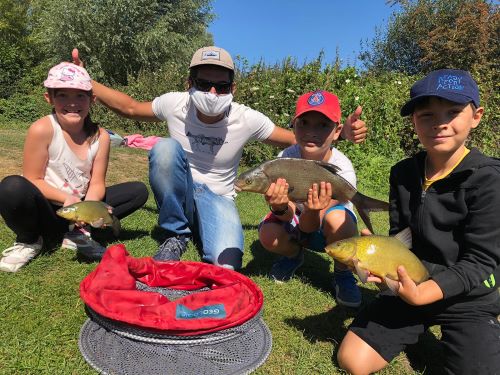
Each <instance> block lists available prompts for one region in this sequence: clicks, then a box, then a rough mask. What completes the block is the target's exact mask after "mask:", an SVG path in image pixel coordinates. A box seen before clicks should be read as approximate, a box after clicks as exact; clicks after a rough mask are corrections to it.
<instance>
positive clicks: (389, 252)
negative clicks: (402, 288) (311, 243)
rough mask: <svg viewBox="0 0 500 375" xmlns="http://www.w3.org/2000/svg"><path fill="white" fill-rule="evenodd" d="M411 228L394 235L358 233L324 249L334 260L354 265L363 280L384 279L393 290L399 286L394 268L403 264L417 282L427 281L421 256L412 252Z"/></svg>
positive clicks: (427, 276) (427, 274)
mask: <svg viewBox="0 0 500 375" xmlns="http://www.w3.org/2000/svg"><path fill="white" fill-rule="evenodd" d="M410 247H411V230H410V228H406V229H404V230H403V231H401V232H400V233H398V234H397V235H396V236H377V235H372V236H361V237H351V238H347V239H345V240H340V241H336V242H333V243H331V244H329V245H327V246H326V248H325V251H326V252H327V254H328V255H330V256H331V257H332V258H333V259H335V260H337V261H339V262H341V263H344V264H347V265H348V266H351V267H354V268H355V269H356V273H357V274H358V276H359V278H360V280H361V281H362V282H366V280H367V278H368V275H369V274H373V275H375V276H378V277H380V278H382V279H383V280H385V282H386V284H387V286H388V287H389V288H391V289H392V290H393V291H396V290H397V288H398V283H397V281H399V278H398V273H397V268H398V266H404V267H405V269H406V271H407V272H408V275H409V276H410V278H411V279H412V280H413V281H414V282H415V283H417V284H419V283H421V282H423V281H425V280H427V279H428V278H429V273H428V272H427V269H426V268H425V266H424V265H423V264H422V262H421V261H420V259H418V258H417V256H416V255H415V254H414V253H412V252H411V250H410V249H409V248H410Z"/></svg>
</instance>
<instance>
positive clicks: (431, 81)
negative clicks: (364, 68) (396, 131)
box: [401, 69, 479, 116]
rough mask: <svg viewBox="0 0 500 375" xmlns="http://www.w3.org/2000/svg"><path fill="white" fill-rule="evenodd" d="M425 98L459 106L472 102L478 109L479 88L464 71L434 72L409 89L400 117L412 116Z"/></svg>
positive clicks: (442, 70)
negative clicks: (428, 97) (440, 99)
mask: <svg viewBox="0 0 500 375" xmlns="http://www.w3.org/2000/svg"><path fill="white" fill-rule="evenodd" d="M426 96H437V97H439V98H443V99H446V100H449V101H451V102H454V103H460V104H466V103H471V102H472V103H474V105H475V106H476V107H479V88H478V87H477V83H476V81H474V79H473V78H472V76H471V75H470V73H469V72H467V71H465V70H458V69H440V70H434V71H433V72H430V73H429V74H428V75H427V76H425V77H424V78H422V79H420V80H418V81H417V82H415V83H414V84H413V86H412V87H411V89H410V100H409V101H408V102H406V104H405V105H404V106H403V107H402V108H401V116H408V115H410V114H412V113H413V111H414V109H415V104H416V103H417V102H418V101H419V100H420V99H421V98H424V97H426Z"/></svg>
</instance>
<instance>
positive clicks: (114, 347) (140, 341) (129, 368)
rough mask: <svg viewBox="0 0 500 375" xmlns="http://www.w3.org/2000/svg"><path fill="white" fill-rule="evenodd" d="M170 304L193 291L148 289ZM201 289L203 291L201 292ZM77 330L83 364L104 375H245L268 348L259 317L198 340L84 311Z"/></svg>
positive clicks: (260, 361) (269, 340)
mask: <svg viewBox="0 0 500 375" xmlns="http://www.w3.org/2000/svg"><path fill="white" fill-rule="evenodd" d="M137 288H138V289H139V290H145V291H154V292H157V293H161V294H163V295H165V296H166V297H167V298H169V299H171V300H174V299H177V298H180V297H183V296H185V295H188V294H191V293H196V292H199V291H202V290H198V291H180V290H174V289H168V288H151V287H149V286H147V285H144V284H141V283H138V285H137ZM203 290H205V288H204V289H203ZM87 314H88V315H89V318H90V319H88V320H87V321H86V322H85V323H84V325H83V327H82V329H81V331H80V338H79V343H78V344H79V347H80V351H81V353H82V355H83V357H84V358H85V360H86V361H87V362H88V363H89V364H90V365H91V366H92V367H93V368H94V369H96V370H97V371H99V372H101V373H103V374H122V375H128V374H139V373H140V374H145V375H149V374H186V375H190V374H193V375H194V374H196V375H199V374H200V375H201V374H207V375H208V374H248V373H250V372H252V371H253V370H255V369H256V368H258V367H259V366H260V365H262V364H263V363H264V361H265V360H266V359H267V357H268V356H269V353H270V351H271V346H272V338H271V332H270V331H269V328H268V327H267V326H266V324H265V323H264V321H263V320H262V317H261V314H260V313H259V314H257V315H255V316H254V317H253V318H252V319H250V320H248V321H247V322H245V323H243V324H241V325H239V326H236V327H232V328H229V329H226V330H221V331H218V332H213V333H209V334H204V335H197V336H187V337H186V336H172V335H163V334H161V333H160V332H158V331H152V330H145V329H144V328H141V327H135V326H131V325H128V324H125V323H121V322H118V321H115V320H111V319H108V318H105V317H103V316H101V315H99V314H97V313H96V312H95V311H93V310H92V309H90V308H88V307H87Z"/></svg>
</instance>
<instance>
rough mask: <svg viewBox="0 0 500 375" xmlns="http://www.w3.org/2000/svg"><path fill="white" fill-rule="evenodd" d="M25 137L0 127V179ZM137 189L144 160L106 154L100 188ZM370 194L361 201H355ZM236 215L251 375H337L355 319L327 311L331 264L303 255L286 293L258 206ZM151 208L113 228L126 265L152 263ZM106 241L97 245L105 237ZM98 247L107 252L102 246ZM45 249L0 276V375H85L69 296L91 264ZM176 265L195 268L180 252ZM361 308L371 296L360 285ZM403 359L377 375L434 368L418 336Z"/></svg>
mask: <svg viewBox="0 0 500 375" xmlns="http://www.w3.org/2000/svg"><path fill="white" fill-rule="evenodd" d="M24 133H25V131H24V130H22V129H21V128H19V129H16V128H15V127H14V128H10V127H9V129H6V127H5V126H3V127H2V126H0V147H1V150H2V152H1V153H0V154H1V155H0V163H1V165H2V169H1V171H0V177H1V178H3V177H4V176H6V175H8V174H12V173H20V169H19V168H20V166H21V160H22V144H23V139H24ZM134 179H140V180H142V181H144V182H146V183H147V153H146V151H143V150H133V149H113V150H112V155H111V163H110V168H109V172H108V183H109V184H111V183H116V182H121V181H125V180H134ZM364 193H366V194H370V193H371V192H369V191H368V192H367V191H365V192H364ZM237 205H238V208H239V210H240V213H241V219H242V224H243V228H244V231H245V256H244V268H243V269H242V271H241V272H242V273H243V274H245V275H247V276H249V277H250V278H251V279H253V280H254V281H255V282H256V283H257V284H258V285H259V286H260V287H261V289H262V291H263V292H264V296H265V300H264V320H265V321H266V323H267V324H268V326H269V328H270V329H271V332H272V336H273V348H272V352H271V354H270V356H269V358H268V360H267V362H266V363H265V364H264V365H263V366H262V367H260V368H259V369H258V370H257V371H256V374H307V375H309V374H337V373H342V371H341V370H339V368H338V367H337V364H336V359H335V358H336V357H335V356H336V350H337V347H338V344H339V343H340V341H341V340H342V337H343V336H344V334H345V332H346V329H347V327H348V324H349V323H350V322H351V321H352V318H353V317H354V315H355V313H356V310H353V309H347V308H343V307H341V306H337V305H336V303H335V300H334V299H333V298H332V295H331V290H330V281H331V272H332V270H333V264H332V262H331V260H330V258H329V257H328V256H326V255H325V254H319V253H308V254H306V262H305V264H304V266H303V267H302V268H301V269H300V271H299V272H298V274H297V276H296V277H295V278H294V279H293V280H292V281H290V282H289V283H286V284H275V283H274V282H272V281H271V280H269V279H268V278H267V277H266V274H267V272H268V270H269V268H270V266H271V263H272V261H273V259H274V257H273V255H270V254H268V253H266V252H265V251H264V250H263V249H262V247H261V246H260V245H259V243H258V239H257V224H258V222H259V220H260V219H261V217H262V216H263V215H264V214H265V213H266V210H267V206H266V205H265V202H264V199H263V198H262V197H261V196H259V195H254V194H250V193H246V194H240V195H239V196H238V197H237ZM156 219H157V213H156V206H155V203H154V199H153V198H152V195H151V197H150V199H149V201H148V202H147V204H146V206H145V207H144V208H143V209H141V210H139V211H138V212H136V213H134V214H133V215H131V216H130V217H128V218H125V219H124V220H122V234H121V237H120V242H122V243H124V244H125V246H126V247H127V250H128V251H129V252H130V253H131V254H132V255H134V256H137V257H139V256H150V255H153V254H154V253H155V251H156V249H157V247H158V243H157V241H156V240H155V239H154V237H155V233H157V230H156V229H155V226H156ZM372 219H373V220H374V226H375V230H376V231H378V232H379V233H386V232H387V214H386V213H382V214H376V215H372ZM106 238H107V237H106ZM13 241H14V235H13V233H12V232H11V231H10V230H9V229H8V228H7V227H6V225H5V224H4V222H3V221H2V222H1V224H0V249H4V248H6V247H9V246H11V245H12V243H13ZM108 244H110V243H109V242H108ZM58 245H59V244H57V243H53V244H51V245H50V246H49V248H48V249H47V251H46V252H45V253H44V254H42V255H41V256H39V257H37V258H36V259H35V260H34V261H33V262H31V263H30V264H29V265H27V266H26V267H25V268H23V269H22V270H21V271H19V272H18V273H16V274H8V273H0V285H1V288H0V323H1V324H0V327H1V335H0V337H1V340H0V373H1V374H93V373H95V372H94V371H93V370H92V369H91V367H90V366H88V365H87V363H86V362H85V361H84V359H83V357H82V356H81V355H80V352H79V350H78V345H77V342H78V334H79V330H80V327H81V326H82V324H83V322H84V321H85V319H86V315H85V313H84V309H83V304H82V301H81V300H80V298H79V294H78V287H79V283H80V281H81V280H82V278H84V277H85V275H87V274H88V273H89V272H91V271H92V270H93V269H94V268H95V266H96V263H90V264H87V263H80V262H78V261H77V260H76V259H75V254H74V253H72V252H71V251H67V250H61V249H59V246H58ZM185 259H190V260H200V257H199V255H198V253H197V251H196V249H195V248H194V246H192V245H190V246H189V250H188V252H187V254H186V256H185ZM361 288H362V292H363V298H364V300H365V301H369V300H370V299H371V298H373V296H374V294H375V291H374V290H373V289H372V288H370V287H369V286H365V285H362V286H361ZM409 353H410V354H409V355H408V356H406V355H404V354H402V355H400V356H399V357H398V358H397V359H396V360H394V361H393V362H392V363H391V364H390V366H389V367H388V368H387V369H386V370H384V371H383V372H382V373H383V374H398V375H399V374H415V373H423V372H425V373H429V371H431V373H432V367H431V368H427V369H425V367H424V364H423V359H424V358H425V360H426V361H427V362H431V364H432V363H433V362H434V359H435V358H437V356H438V354H436V339H435V336H434V335H433V334H429V335H426V336H425V337H424V339H423V340H422V343H420V344H418V345H417V346H415V347H413V348H412V350H411V351H410V352H409Z"/></svg>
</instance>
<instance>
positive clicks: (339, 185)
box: [234, 158, 389, 233]
mask: <svg viewBox="0 0 500 375" xmlns="http://www.w3.org/2000/svg"><path fill="white" fill-rule="evenodd" d="M338 172H339V168H338V167H337V166H335V165H333V164H329V163H325V162H321V161H317V160H307V159H298V158H278V159H274V160H269V161H266V162H264V163H262V164H261V165H259V166H258V167H256V168H253V169H251V170H249V171H246V172H244V173H242V174H241V175H240V176H238V178H237V179H236V181H235V183H234V185H235V188H236V191H251V192H255V193H260V194H264V193H265V192H266V191H267V189H269V186H271V183H273V182H276V180H277V179H278V178H284V179H286V182H287V183H288V185H289V188H288V198H289V199H290V200H291V201H294V202H304V201H307V193H308V191H309V189H310V188H311V186H312V184H313V183H317V184H318V185H319V183H320V182H321V181H325V182H330V183H331V184H332V190H333V194H332V198H333V199H336V200H338V201H340V202H347V201H351V202H352V203H353V204H354V206H355V207H356V209H357V210H358V213H359V215H360V216H361V218H362V219H363V222H364V223H365V225H366V227H367V228H368V229H369V230H370V231H371V232H372V233H373V228H372V225H371V222H370V217H369V213H370V211H388V210H389V204H388V203H387V202H383V201H380V200H378V199H374V198H370V197H368V196H366V195H363V194H361V193H360V192H358V191H357V190H356V188H354V186H352V185H351V184H350V183H349V182H348V181H347V180H346V179H345V178H343V177H341V176H340V175H339V174H338Z"/></svg>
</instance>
